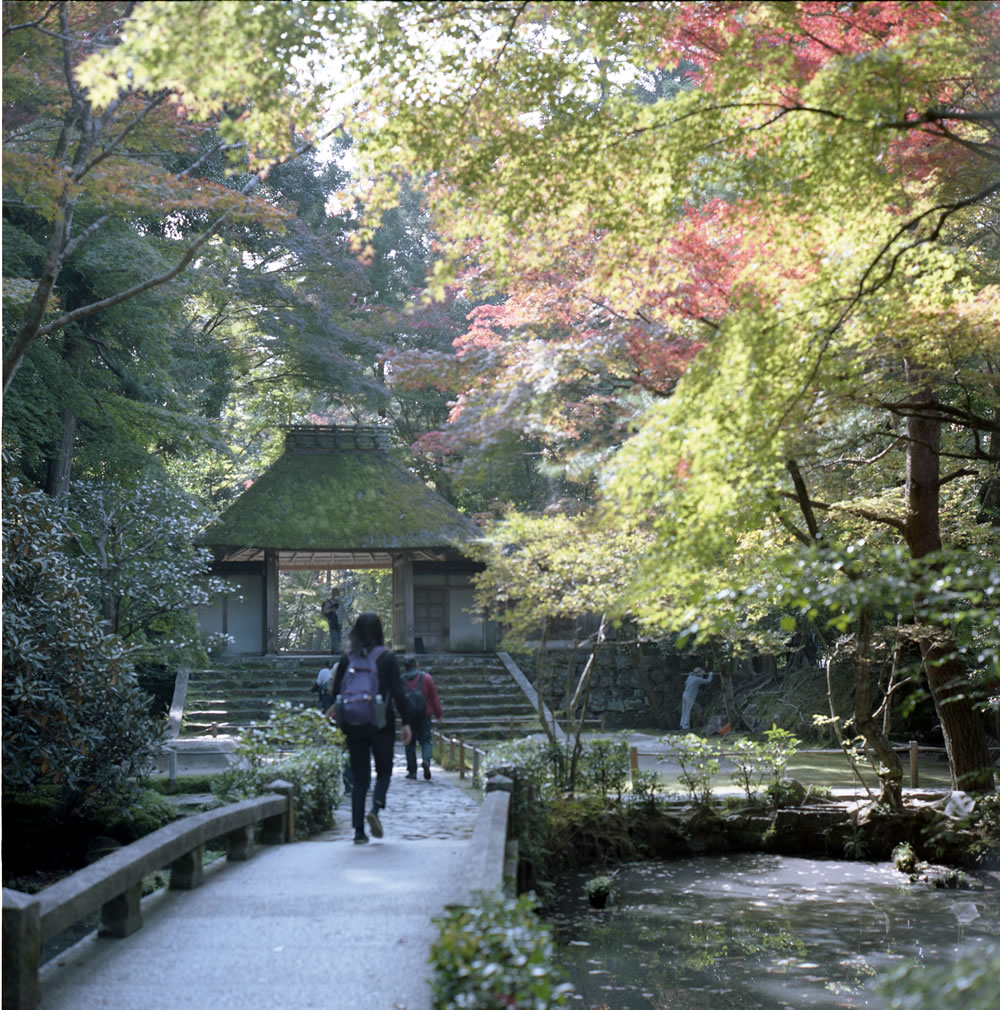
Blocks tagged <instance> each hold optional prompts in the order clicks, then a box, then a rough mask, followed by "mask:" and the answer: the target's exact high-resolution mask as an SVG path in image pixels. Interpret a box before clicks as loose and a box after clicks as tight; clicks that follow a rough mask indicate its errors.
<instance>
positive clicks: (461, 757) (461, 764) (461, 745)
mask: <svg viewBox="0 0 1000 1010" xmlns="http://www.w3.org/2000/svg"><path fill="white" fill-rule="evenodd" d="M458 777H459V778H460V779H464V778H465V741H464V740H459V741H458Z"/></svg>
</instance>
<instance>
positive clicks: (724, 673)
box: [712, 643, 743, 729]
mask: <svg viewBox="0 0 1000 1010" xmlns="http://www.w3.org/2000/svg"><path fill="white" fill-rule="evenodd" d="M731 645H732V643H730V646H731ZM729 655H730V656H731V657H732V658H731V659H730V660H729V661H728V662H726V661H725V660H724V659H723V658H722V656H720V655H719V650H718V649H717V648H716V647H715V646H714V645H713V646H712V660H713V666H714V669H715V670H716V671H718V674H719V681H720V682H721V683H722V701H723V703H724V704H725V706H726V722H728V723H729V726H730V729H742V728H743V718H742V717H741V716H740V713H739V711H738V710H737V708H736V696H735V694H734V693H733V670H734V669H735V667H736V657H735V653H734V652H733V650H732V648H730V650H729Z"/></svg>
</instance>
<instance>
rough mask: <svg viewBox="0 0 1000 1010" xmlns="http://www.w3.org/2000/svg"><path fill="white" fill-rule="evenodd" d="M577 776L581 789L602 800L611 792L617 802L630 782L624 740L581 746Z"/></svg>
mask: <svg viewBox="0 0 1000 1010" xmlns="http://www.w3.org/2000/svg"><path fill="white" fill-rule="evenodd" d="M577 774H578V776H579V779H580V784H581V786H583V788H585V789H587V788H590V789H595V790H596V791H597V792H599V793H600V794H601V795H602V796H607V795H608V794H609V793H612V792H614V793H616V794H617V796H618V799H619V800H620V799H621V797H622V793H623V792H624V791H625V789H626V788H627V787H628V779H629V742H628V739H627V737H624V736H619V737H612V738H611V739H609V740H601V739H598V740H591V741H589V742H587V743H586V744H584V748H583V756H582V759H581V762H580V767H579V769H578V771H577Z"/></svg>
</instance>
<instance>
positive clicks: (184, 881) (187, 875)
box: [170, 845, 205, 891]
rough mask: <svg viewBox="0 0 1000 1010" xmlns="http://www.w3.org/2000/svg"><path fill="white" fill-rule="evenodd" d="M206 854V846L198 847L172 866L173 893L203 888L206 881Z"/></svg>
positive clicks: (171, 884)
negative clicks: (204, 863) (204, 861)
mask: <svg viewBox="0 0 1000 1010" xmlns="http://www.w3.org/2000/svg"><path fill="white" fill-rule="evenodd" d="M204 854H205V846H204V845H198V846H195V848H193V849H192V850H191V851H190V852H185V853H184V855H183V856H181V857H180V858H179V859H175V860H174V861H173V862H172V863H171V864H170V890H171V891H193V890H194V889H195V888H196V887H201V885H202V883H203V882H204V880H205V868H204V865H203V859H204Z"/></svg>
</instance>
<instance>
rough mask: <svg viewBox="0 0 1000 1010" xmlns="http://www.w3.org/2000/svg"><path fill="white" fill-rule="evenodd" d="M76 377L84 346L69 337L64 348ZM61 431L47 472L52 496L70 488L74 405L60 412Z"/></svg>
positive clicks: (81, 369)
mask: <svg viewBox="0 0 1000 1010" xmlns="http://www.w3.org/2000/svg"><path fill="white" fill-rule="evenodd" d="M63 357H64V358H65V359H66V362H67V364H68V365H69V369H70V372H71V374H72V375H73V378H74V379H78V378H79V377H80V374H81V372H82V371H83V348H82V346H81V344H80V342H79V341H77V340H73V339H72V338H67V340H66V346H65V347H64V349H63ZM59 421H60V424H61V431H60V436H59V441H58V443H57V444H56V446H55V449H54V451H53V453H52V455H51V456H50V457H49V460H48V464H47V466H46V472H45V493H46V494H47V495H49V496H50V497H52V498H59V497H61V496H62V495H64V494H65V493H66V492H67V491H68V490H69V482H70V477H71V476H72V473H73V444H74V442H75V439H76V411H74V410H73V408H72V407H68V406H67V407H63V408H62V410H61V411H60V412H59Z"/></svg>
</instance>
